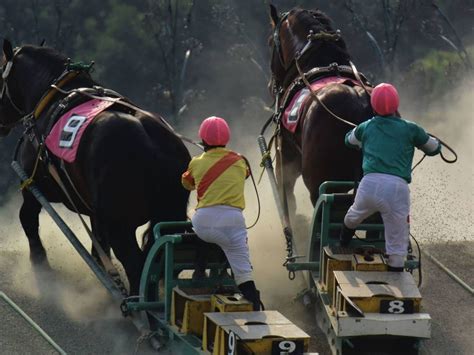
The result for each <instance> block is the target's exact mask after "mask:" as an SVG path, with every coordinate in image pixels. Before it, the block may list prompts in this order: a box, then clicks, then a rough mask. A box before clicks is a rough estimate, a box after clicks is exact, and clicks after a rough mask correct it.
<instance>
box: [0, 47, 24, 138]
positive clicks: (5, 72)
mask: <svg viewBox="0 0 474 355" xmlns="http://www.w3.org/2000/svg"><path fill="white" fill-rule="evenodd" d="M20 52H21V47H17V48H15V49H14V51H13V57H12V58H11V59H10V60H9V61H7V62H6V63H5V65H4V66H3V67H2V68H1V72H2V80H3V85H2V90H1V91H0V101H3V100H4V98H6V99H8V101H7V102H8V104H10V105H11V106H12V107H13V108H14V109H15V111H16V112H17V113H18V114H19V115H20V116H22V118H21V119H20V121H21V120H22V119H23V118H24V117H25V116H27V115H26V113H25V111H23V110H22V109H21V108H20V107H19V106H18V105H17V104H16V103H15V101H13V98H12V96H11V94H10V89H9V88H8V77H9V75H10V73H11V70H12V67H13V61H14V59H15V57H16V56H17V55H18V54H19V53H20ZM17 123H18V121H15V122H13V123H10V124H7V125H6V124H3V123H0V128H6V129H11V128H13V127H14V126H15V125H17Z"/></svg>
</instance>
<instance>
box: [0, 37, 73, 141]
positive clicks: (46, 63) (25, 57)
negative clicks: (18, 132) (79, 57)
mask: <svg viewBox="0 0 474 355" xmlns="http://www.w3.org/2000/svg"><path fill="white" fill-rule="evenodd" d="M66 62H67V58H66V57H65V56H63V55H61V54H59V53H58V52H56V51H54V50H53V49H51V48H45V47H41V46H29V45H28V46H23V47H16V48H13V46H12V44H11V43H10V41H8V40H7V39H5V40H4V41H3V58H2V60H1V63H0V64H1V68H2V70H1V73H2V75H1V79H0V88H1V92H0V136H5V135H7V134H8V133H9V132H10V130H11V129H12V128H13V127H14V126H15V125H16V124H17V123H18V121H19V120H20V119H21V118H22V117H24V116H25V115H27V114H29V113H31V112H32V111H33V110H34V108H35V106H36V105H37V103H38V101H39V100H40V99H41V97H42V95H43V94H44V93H45V92H46V90H47V89H48V88H49V86H50V85H51V83H52V82H53V80H54V79H55V78H57V77H58V76H59V75H60V74H61V73H62V71H63V70H64V66H65V64H66Z"/></svg>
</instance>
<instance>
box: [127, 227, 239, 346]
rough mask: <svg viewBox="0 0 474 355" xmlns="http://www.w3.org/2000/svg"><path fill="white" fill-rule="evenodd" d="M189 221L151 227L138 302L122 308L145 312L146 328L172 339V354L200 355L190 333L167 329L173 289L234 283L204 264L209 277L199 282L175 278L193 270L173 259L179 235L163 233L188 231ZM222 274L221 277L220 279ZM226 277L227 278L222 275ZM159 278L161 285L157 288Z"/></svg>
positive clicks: (217, 265) (190, 265) (216, 268)
mask: <svg viewBox="0 0 474 355" xmlns="http://www.w3.org/2000/svg"><path fill="white" fill-rule="evenodd" d="M191 228H192V224H191V222H161V223H158V224H157V225H156V226H155V227H154V228H153V234H154V238H155V242H154V244H153V246H152V247H151V249H150V251H149V253H148V256H147V258H146V260H145V264H144V267H143V272H142V276H141V279H140V296H139V299H138V302H134V301H135V300H128V301H127V302H126V308H127V309H128V310H129V311H145V312H146V314H147V316H148V320H149V322H150V329H151V330H153V331H157V330H160V333H161V334H160V335H161V336H162V337H165V338H167V340H173V344H172V348H173V351H178V349H179V353H181V354H197V353H198V354H199V353H203V352H202V351H201V350H200V348H201V342H200V340H199V338H197V337H196V336H194V335H191V334H183V333H181V332H179V329H178V328H177V327H174V326H171V324H170V316H171V298H172V292H173V288H174V287H176V286H179V287H180V288H217V287H219V286H235V281H234V279H233V278H232V277H230V276H229V275H227V273H222V272H221V271H222V270H223V269H225V268H226V265H225V264H224V265H223V264H221V263H208V265H207V269H209V270H210V273H209V277H207V278H205V279H202V280H193V279H192V278H181V277H178V276H179V273H180V272H181V271H184V270H190V271H192V270H194V264H193V263H192V262H191V261H190V262H186V263H179V262H176V260H175V253H176V250H175V249H176V247H177V246H178V245H179V244H181V243H182V242H183V237H182V234H180V233H174V234H167V233H166V231H167V230H170V229H172V230H189V229H191ZM222 274H224V276H222ZM226 275H227V276H226ZM160 279H162V280H163V285H162V287H160Z"/></svg>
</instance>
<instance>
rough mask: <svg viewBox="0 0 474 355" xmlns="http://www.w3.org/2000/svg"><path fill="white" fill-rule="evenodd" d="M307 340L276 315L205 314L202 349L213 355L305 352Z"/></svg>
mask: <svg viewBox="0 0 474 355" xmlns="http://www.w3.org/2000/svg"><path fill="white" fill-rule="evenodd" d="M309 339H310V337H309V335H308V334H306V333H305V332H303V331H302V330H301V329H299V328H298V327H297V326H295V325H294V324H293V323H291V322H290V321H289V320H288V319H287V318H285V317H284V316H283V315H281V314H280V313H279V312H277V311H263V312H233V313H206V314H205V320H204V337H203V349H204V350H207V351H209V352H210V353H211V354H213V355H225V354H228V353H229V352H230V351H231V350H232V349H234V350H236V353H237V354H239V355H241V354H243V355H246V354H262V355H264V354H271V353H272V351H275V350H278V351H277V353H282V352H289V351H290V350H291V349H299V350H301V351H304V352H307V351H308V347H309Z"/></svg>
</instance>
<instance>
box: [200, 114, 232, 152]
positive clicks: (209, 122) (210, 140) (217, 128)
mask: <svg viewBox="0 0 474 355" xmlns="http://www.w3.org/2000/svg"><path fill="white" fill-rule="evenodd" d="M199 138H201V139H202V141H203V142H204V143H206V144H207V145H212V146H214V145H226V144H227V143H228V142H229V139H230V128H229V126H228V125H227V122H226V121H225V120H224V119H223V118H220V117H216V116H211V117H208V118H206V119H205V120H204V121H202V123H201V127H199Z"/></svg>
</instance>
